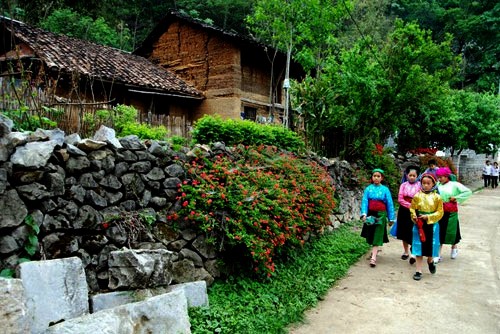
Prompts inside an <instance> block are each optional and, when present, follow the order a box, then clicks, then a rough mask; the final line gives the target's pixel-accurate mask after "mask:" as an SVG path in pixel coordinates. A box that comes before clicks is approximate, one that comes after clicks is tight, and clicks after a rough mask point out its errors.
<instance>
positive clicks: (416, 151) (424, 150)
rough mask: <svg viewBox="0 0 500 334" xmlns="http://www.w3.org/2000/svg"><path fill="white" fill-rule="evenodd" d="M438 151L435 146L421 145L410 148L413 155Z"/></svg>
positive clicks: (430, 153)
mask: <svg viewBox="0 0 500 334" xmlns="http://www.w3.org/2000/svg"><path fill="white" fill-rule="evenodd" d="M437 151H438V149H437V148H435V147H419V148H415V149H413V150H409V151H408V153H411V154H413V155H435V154H436V152H437Z"/></svg>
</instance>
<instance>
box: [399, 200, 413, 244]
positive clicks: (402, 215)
mask: <svg viewBox="0 0 500 334" xmlns="http://www.w3.org/2000/svg"><path fill="white" fill-rule="evenodd" d="M413 225H414V223H413V221H412V220H411V215H410V209H408V208H406V207H404V206H400V207H399V209H398V225H397V231H396V238H398V239H399V240H403V241H404V242H406V243H408V244H410V245H411V243H412V240H413V232H412V231H413Z"/></svg>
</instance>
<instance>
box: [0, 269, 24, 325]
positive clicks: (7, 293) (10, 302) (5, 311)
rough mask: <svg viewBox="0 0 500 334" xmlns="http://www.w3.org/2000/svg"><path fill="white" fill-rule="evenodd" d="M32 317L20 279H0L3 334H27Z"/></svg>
mask: <svg viewBox="0 0 500 334" xmlns="http://www.w3.org/2000/svg"><path fill="white" fill-rule="evenodd" d="M31 321H32V317H31V315H30V313H29V310H28V307H27V306H26V297H25V295H24V289H23V284H22V283H21V280H20V279H13V278H12V279H5V278H0V323H1V324H2V325H1V326H2V327H1V328H2V330H1V332H2V333H4V334H18V333H29V332H30V331H31Z"/></svg>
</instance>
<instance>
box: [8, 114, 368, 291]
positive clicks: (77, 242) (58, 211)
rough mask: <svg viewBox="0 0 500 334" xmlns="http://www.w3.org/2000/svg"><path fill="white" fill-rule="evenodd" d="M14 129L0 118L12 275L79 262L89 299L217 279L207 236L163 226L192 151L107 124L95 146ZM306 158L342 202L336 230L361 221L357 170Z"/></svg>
mask: <svg viewBox="0 0 500 334" xmlns="http://www.w3.org/2000/svg"><path fill="white" fill-rule="evenodd" d="M0 117H1V116H0ZM11 129H12V122H11V121H10V120H8V119H5V118H1V119H0V232H1V233H0V268H1V269H15V268H17V267H18V264H19V263H20V262H22V261H23V259H24V258H31V259H33V260H37V259H48V260H49V259H57V258H67V257H72V256H77V257H78V258H80V259H81V260H82V264H83V267H84V268H85V275H86V279H87V283H88V287H89V291H90V292H91V293H92V292H97V291H104V290H126V289H137V288H149V287H154V286H162V285H163V286H165V285H169V284H177V283H185V282H194V281H199V280H204V281H206V283H207V284H208V285H210V284H211V283H212V282H213V280H214V278H216V277H218V276H219V275H220V268H219V267H218V261H217V253H216V252H215V250H214V249H213V248H211V246H210V245H208V244H207V243H206V242H205V237H204V235H203V234H198V233H196V231H195V229H193V227H192V226H191V225H190V223H189V222H184V221H183V222H181V223H177V224H178V225H177V226H173V225H170V224H169V222H167V219H166V216H167V212H168V211H169V210H177V209H178V208H180V202H179V200H178V198H177V196H178V190H177V189H178V185H179V184H180V183H181V182H182V181H183V180H184V178H185V175H186V173H185V170H184V169H183V167H182V166H181V164H179V163H178V161H179V160H189V159H191V158H194V154H192V152H190V151H188V150H187V149H184V150H181V151H173V150H172V149H171V148H170V147H169V145H168V144H167V143H165V142H158V141H141V140H139V139H138V138H137V137H136V136H127V137H124V138H120V139H117V138H115V136H114V131H113V130H112V129H109V128H105V127H102V128H101V129H100V130H99V131H98V132H97V133H96V134H95V136H94V137H93V138H92V139H81V138H80V137H79V136H78V135H74V134H73V135H68V136H66V135H65V134H64V133H63V132H62V131H60V130H52V131H45V130H37V131H36V132H34V133H20V132H12V131H11ZM198 149H202V150H204V151H205V153H206V154H207V155H216V154H221V153H224V152H226V150H229V149H227V148H226V147H225V146H224V145H223V144H221V143H218V144H215V145H213V146H212V147H211V148H209V147H205V146H201V147H199V148H198ZM226 153H228V152H226ZM310 158H311V159H316V160H317V161H318V162H320V163H322V164H323V165H324V166H325V167H326V168H328V170H329V171H330V174H331V175H332V176H333V178H334V183H335V186H336V188H337V191H336V194H337V197H338V198H342V201H339V205H338V208H337V212H335V213H334V214H332V216H331V220H332V222H333V223H334V225H335V224H338V223H339V222H342V221H349V220H352V219H353V218H357V217H358V214H359V199H360V198H361V190H359V184H358V183H357V179H356V177H355V176H354V168H353V167H352V166H351V165H350V164H348V163H347V162H345V161H337V160H328V159H321V158H319V157H314V156H312V157H310ZM30 247H31V248H32V249H33V251H34V254H32V255H31V256H29V255H28V252H27V250H29V249H30ZM129 250H134V251H133V252H130V251H129ZM143 250H148V251H147V252H143ZM165 271H168V275H165V274H163V273H164V272H165Z"/></svg>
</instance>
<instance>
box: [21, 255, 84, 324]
mask: <svg viewBox="0 0 500 334" xmlns="http://www.w3.org/2000/svg"><path fill="white" fill-rule="evenodd" d="M20 268H21V280H22V283H23V286H24V290H25V293H26V298H27V300H28V308H29V309H30V311H31V312H32V313H33V317H34V320H33V326H32V333H41V332H42V331H44V330H45V329H46V328H47V327H49V325H50V324H54V323H58V322H60V321H66V320H69V319H72V318H75V317H79V316H81V315H84V314H87V313H88V312H89V303H88V289H87V281H86V280H85V272H84V270H83V266H82V261H81V260H80V259H79V258H77V257H71V258H65V259H57V260H48V261H32V262H25V263H22V264H21V265H20Z"/></svg>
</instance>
